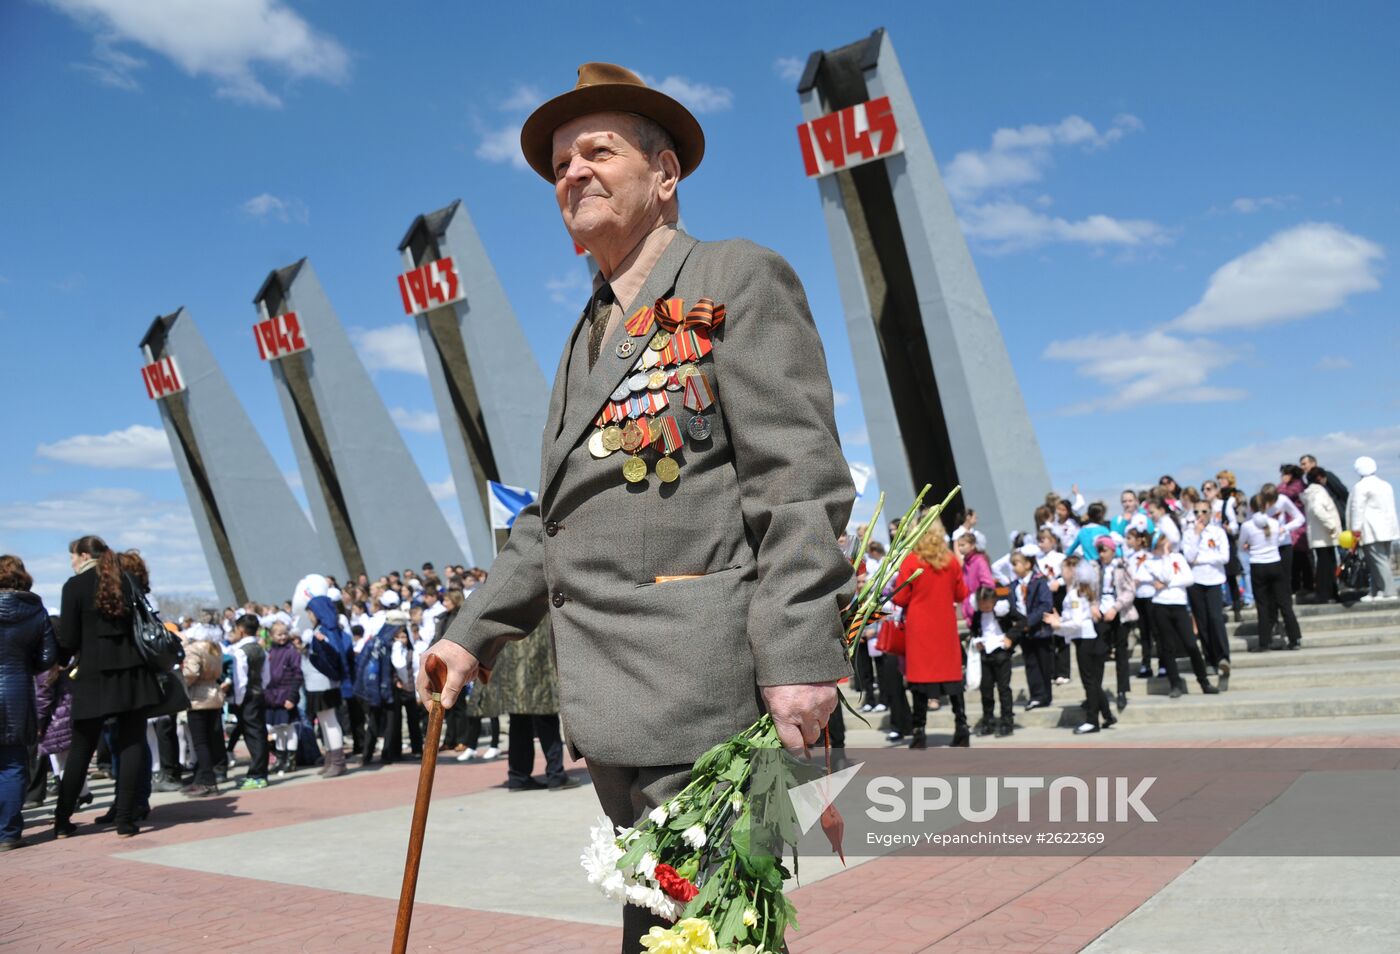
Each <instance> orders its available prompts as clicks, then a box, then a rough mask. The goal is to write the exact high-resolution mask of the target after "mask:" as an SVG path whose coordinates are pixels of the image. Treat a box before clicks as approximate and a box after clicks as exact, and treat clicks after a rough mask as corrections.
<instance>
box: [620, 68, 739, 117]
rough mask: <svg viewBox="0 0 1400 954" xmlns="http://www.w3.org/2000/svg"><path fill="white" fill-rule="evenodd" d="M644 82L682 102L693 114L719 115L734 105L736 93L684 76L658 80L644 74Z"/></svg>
mask: <svg viewBox="0 0 1400 954" xmlns="http://www.w3.org/2000/svg"><path fill="white" fill-rule="evenodd" d="M642 81H643V82H644V83H646V84H647V85H648V86H650V87H651V88H652V89H656V90H660V91H661V92H663V93H665V94H666V95H667V96H670V97H671V98H673V99H677V100H680V102H681V103H682V104H683V105H685V106H687V107H689V108H690V110H691V111H692V112H696V113H719V112H723V111H724V110H726V109H729V108H730V107H731V106H733V105H734V93H733V92H732V91H731V90H729V89H726V88H725V87H723V86H711V85H710V84H709V83H702V82H700V81H698V80H692V79H687V78H686V77H684V76H668V77H666V78H665V79H662V80H658V79H656V78H655V77H651V76H647V75H645V74H643V75H642Z"/></svg>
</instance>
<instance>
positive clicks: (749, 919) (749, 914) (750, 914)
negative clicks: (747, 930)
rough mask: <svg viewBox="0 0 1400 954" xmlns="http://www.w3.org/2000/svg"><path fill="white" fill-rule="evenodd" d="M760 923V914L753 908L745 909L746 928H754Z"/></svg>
mask: <svg viewBox="0 0 1400 954" xmlns="http://www.w3.org/2000/svg"><path fill="white" fill-rule="evenodd" d="M757 923H758V912H757V911H755V910H754V909H753V908H745V909H744V927H753V926H754V925H755V924H757Z"/></svg>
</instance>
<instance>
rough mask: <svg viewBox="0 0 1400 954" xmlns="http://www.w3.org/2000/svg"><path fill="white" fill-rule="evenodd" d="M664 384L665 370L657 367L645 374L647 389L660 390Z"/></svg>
mask: <svg viewBox="0 0 1400 954" xmlns="http://www.w3.org/2000/svg"><path fill="white" fill-rule="evenodd" d="M665 386H666V372H665V371H662V370H661V369H660V368H657V369H656V370H655V371H653V372H651V374H649V375H647V389H648V390H651V391H660V390H661V389H662V388H664V387H665Z"/></svg>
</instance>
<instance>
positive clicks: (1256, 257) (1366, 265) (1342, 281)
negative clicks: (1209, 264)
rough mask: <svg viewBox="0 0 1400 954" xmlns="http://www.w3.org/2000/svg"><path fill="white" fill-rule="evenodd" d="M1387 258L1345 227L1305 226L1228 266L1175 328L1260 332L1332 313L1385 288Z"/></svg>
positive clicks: (1273, 240)
mask: <svg viewBox="0 0 1400 954" xmlns="http://www.w3.org/2000/svg"><path fill="white" fill-rule="evenodd" d="M1384 257H1385V252H1383V251H1382V250H1381V247H1380V246H1379V245H1377V244H1375V243H1374V242H1371V241H1368V240H1367V239H1364V238H1361V237H1360V236H1358V235H1352V234H1351V233H1350V232H1347V231H1345V230H1344V229H1342V228H1341V227H1339V226H1336V225H1332V224H1330V223H1326V222H1307V223H1304V224H1302V225H1298V226H1295V227H1293V228H1291V229H1287V230H1285V231H1283V232H1279V233H1278V234H1276V235H1274V236H1273V237H1272V238H1270V239H1269V240H1268V241H1266V242H1265V243H1264V244H1263V245H1260V246H1258V247H1257V248H1253V249H1250V250H1249V251H1248V252H1245V253H1244V254H1243V255H1241V256H1240V257H1239V258H1236V259H1234V260H1232V261H1229V262H1226V263H1225V264H1224V265H1222V266H1221V267H1220V268H1219V269H1218V270H1217V271H1216V272H1215V274H1214V275H1212V276H1211V277H1210V283H1209V284H1208V285H1207V286H1206V291H1205V294H1204V295H1202V296H1201V300H1200V301H1199V302H1198V303H1197V304H1195V305H1194V306H1192V307H1191V308H1189V309H1188V310H1187V311H1186V312H1185V313H1184V314H1182V315H1181V316H1180V317H1178V318H1176V319H1175V320H1173V321H1172V322H1170V324H1169V327H1173V328H1181V329H1184V330H1187V331H1220V330H1223V329H1226V328H1258V327H1261V326H1263V325H1271V324H1279V323H1282V322H1286V321H1296V320H1298V319H1300V318H1307V317H1309V316H1311V315H1316V314H1321V313H1323V312H1327V311H1332V310H1333V309H1336V308H1340V307H1341V306H1342V305H1343V304H1345V303H1346V299H1347V296H1349V295H1354V294H1357V293H1359V292H1368V291H1375V290H1376V289H1378V288H1380V287H1381V283H1380V279H1379V278H1378V277H1377V275H1376V272H1377V267H1378V265H1379V262H1380V260H1381V259H1382V258H1384Z"/></svg>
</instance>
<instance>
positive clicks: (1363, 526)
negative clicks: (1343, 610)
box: [1351, 457, 1400, 603]
mask: <svg viewBox="0 0 1400 954" xmlns="http://www.w3.org/2000/svg"><path fill="white" fill-rule="evenodd" d="M1352 466H1353V467H1354V468H1355V469H1356V476H1357V477H1359V478H1360V480H1358V481H1357V482H1356V486H1354V487H1352V488H1351V529H1352V530H1353V531H1354V532H1355V533H1356V535H1357V537H1358V538H1360V540H1361V552H1362V553H1364V554H1365V555H1366V566H1367V568H1368V569H1369V570H1370V571H1371V589H1370V592H1369V593H1367V594H1366V595H1365V596H1363V597H1361V602H1363V603H1372V602H1377V601H1388V600H1393V599H1395V598H1396V596H1395V579H1394V577H1393V576H1392V575H1391V572H1390V548H1391V547H1393V546H1394V545H1395V541H1396V540H1397V539H1400V517H1397V516H1396V512H1395V489H1394V488H1393V487H1391V486H1390V482H1389V481H1386V480H1382V479H1381V478H1380V477H1378V476H1376V461H1375V458H1373V457H1358V458H1356V463H1355V464H1353V465H1352Z"/></svg>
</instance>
